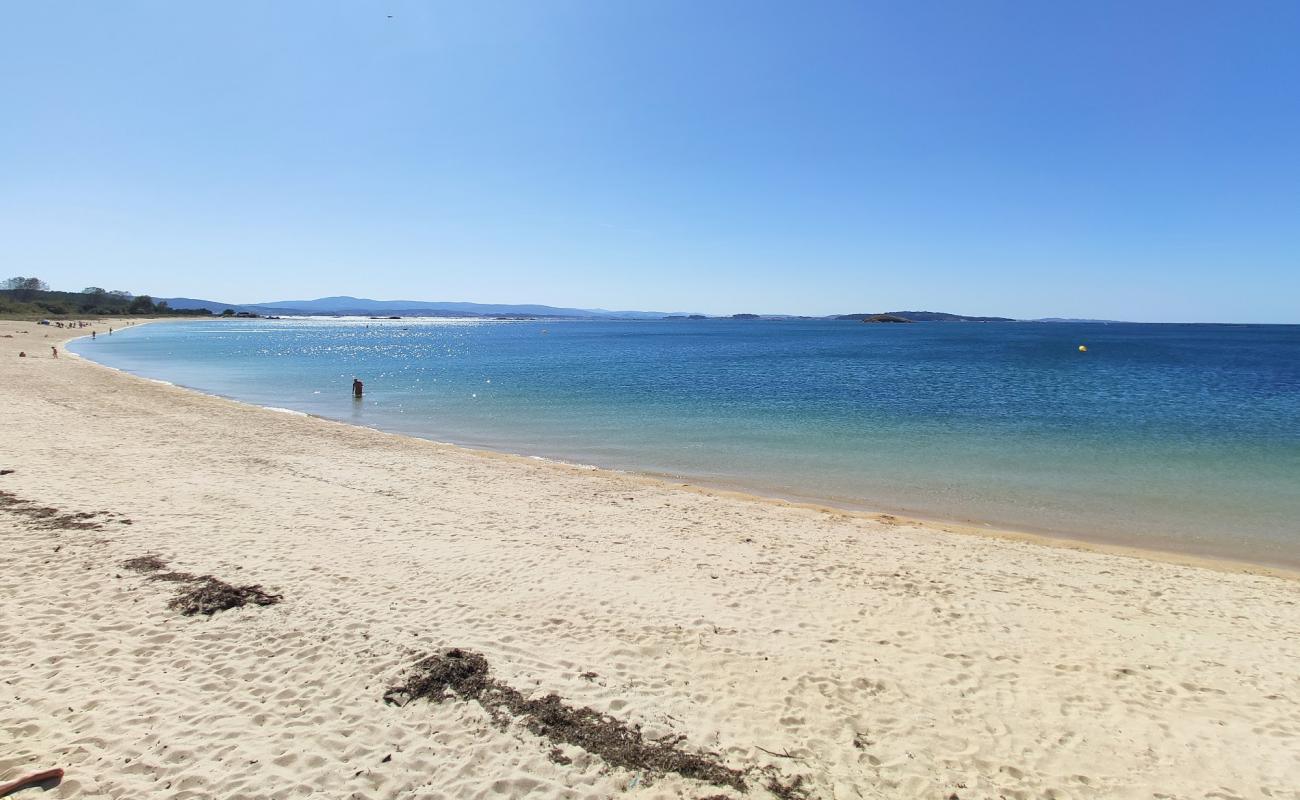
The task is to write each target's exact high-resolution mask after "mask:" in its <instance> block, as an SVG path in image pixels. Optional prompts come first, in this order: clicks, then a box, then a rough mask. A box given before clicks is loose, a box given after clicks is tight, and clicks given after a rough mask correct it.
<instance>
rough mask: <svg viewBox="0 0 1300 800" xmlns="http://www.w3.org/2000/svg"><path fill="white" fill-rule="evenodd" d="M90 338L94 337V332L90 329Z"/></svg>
mask: <svg viewBox="0 0 1300 800" xmlns="http://www.w3.org/2000/svg"><path fill="white" fill-rule="evenodd" d="M90 338H92V339H94V338H95V332H94V331H91V332H90Z"/></svg>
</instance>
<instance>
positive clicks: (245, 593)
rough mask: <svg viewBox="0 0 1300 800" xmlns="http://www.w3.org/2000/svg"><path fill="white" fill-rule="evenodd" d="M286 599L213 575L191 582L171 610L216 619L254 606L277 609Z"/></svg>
mask: <svg viewBox="0 0 1300 800" xmlns="http://www.w3.org/2000/svg"><path fill="white" fill-rule="evenodd" d="M282 599H283V595H278V594H271V593H269V592H267V591H265V590H264V589H262V587H261V586H259V585H252V586H235V585H233V584H229V583H226V582H225V581H223V580H221V579H220V578H214V577H212V576H211V575H203V576H200V577H198V578H196V579H194V581H191V582H190V587H189V588H188V589H183V590H182V591H181V593H180V594H178V595H176V597H174V598H172V601H171V602H170V603H168V604H167V607H168V608H173V609H176V610H177V611H180V612H181V613H182V614H184V615H185V616H187V617H188V616H192V615H194V614H207V615H212V614H215V613H217V612H218V611H226V610H227V609H231V608H240V607H242V606H246V605H248V604H250V603H252V604H253V605H258V606H273V605H275V604H276V603H278V602H280V601H281V600H282Z"/></svg>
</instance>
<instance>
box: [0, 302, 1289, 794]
mask: <svg viewBox="0 0 1300 800" xmlns="http://www.w3.org/2000/svg"><path fill="white" fill-rule="evenodd" d="M109 324H114V325H116V324H117V323H109V322H104V323H100V324H97V325H96V326H95V327H96V330H98V331H99V332H100V334H101V335H102V334H103V333H104V332H105V331H106V329H107V326H108V325H109ZM83 333H86V331H79V330H66V329H56V328H51V327H42V326H37V325H36V324H35V323H28V322H13V321H2V322H0V396H2V397H3V400H4V408H5V409H6V412H7V413H6V420H5V425H4V434H3V443H4V444H3V448H0V470H12V472H11V473H9V474H4V475H0V492H3V495H0V500H3V502H0V537H3V545H4V547H3V552H4V554H5V559H4V567H5V568H4V570H3V572H2V573H0V641H3V648H0V784H3V783H4V782H6V781H10V780H14V779H16V778H19V777H21V776H22V775H25V774H28V773H31V772H36V771H39V770H43V769H48V768H53V767H60V768H62V769H64V770H65V773H66V774H65V778H64V780H63V781H62V783H61V784H60V785H58V786H57V787H55V788H52V789H50V790H49V791H47V792H46V793H45V794H44V795H42V793H41V790H40V789H28V790H24V791H23V792H21V793H20V794H18V795H17V796H19V797H29V796H31V797H38V796H46V797H110V798H127V797H131V798H135V797H173V798H208V797H223V798H224V797H232V798H233V797H269V798H290V797H309V796H315V797H328V798H334V797H337V798H388V797H412V798H480V797H482V798H488V797H524V796H528V797H538V798H551V797H555V798H608V797H624V796H625V797H629V798H632V797H637V798H700V799H701V800H702V799H703V798H717V797H728V798H735V797H753V798H766V797H815V798H859V797H862V798H899V797H918V798H952V797H956V798H961V799H962V800H967V799H968V798H1011V799H1014V800H1027V799H1028V798H1300V788H1298V787H1300V755H1298V754H1300V670H1298V669H1297V664H1300V581H1298V580H1297V577H1296V576H1295V575H1292V574H1287V573H1284V572H1279V571H1276V570H1265V569H1262V568H1261V569H1250V568H1242V567H1240V566H1234V565H1228V564H1214V563H1208V562H1204V563H1202V562H1193V561H1192V560H1190V559H1181V560H1180V559H1177V558H1156V557H1141V556H1139V555H1136V554H1133V553H1124V552H1117V551H1106V550H1103V549H1098V548H1086V547H1081V546H1051V545H1050V544H1047V543H1043V542H1039V541H1033V540H1030V539H1027V538H1025V537H1015V536H1011V535H1006V536H996V535H972V534H970V533H968V532H949V531H945V530H943V529H941V528H940V527H937V526H927V525H922V524H919V523H913V522H910V521H907V520H899V519H894V518H891V517H886V516H882V515H870V514H849V513H844V512H839V511H836V510H833V509H821V508H815V507H805V506H799V505H794V504H789V503H781V502H773V501H763V500H759V499H754V498H748V497H745V496H743V495H738V494H731V493H724V492H716V491H708V490H699V489H690V488H689V487H688V488H682V487H675V486H673V485H671V484H668V483H665V482H663V481H659V480H653V479H650V478H644V477H638V476H635V475H623V474H619V473H612V472H604V471H599V470H591V469H585V468H579V467H573V466H567V465H562V464H554V463H549V462H541V461H537V460H533V459H527V458H522V457H513V456H503V455H494V454H486V453H480V452H475V451H470V450H466V449H462V448H457V447H452V446H449V445H442V444H437V443H433V442H427V441H422V440H417V439H411V438H406V437H402V436H396V435H390V434H386V433H382V432H378V431H373V430H368V429H363V428H357V427H352V426H348V425H344V424H340V423H336V422H332V421H327V420H322V419H316V418H312V417H307V416H302V415H297V414H291V413H282V412H276V411H272V410H267V409H260V408H255V407H252V406H248V405H243V404H240V403H236V402H232V401H228V400H224V399H220V398H215V397H209V396H204V395H201V394H198V393H195V392H191V391H188V390H185V389H181V388H177V387H174V386H169V385H164V384H160V383H157V382H153V381H148V380H144V379H141V378H136V377H133V376H130V375H126V374H123V373H119V372H116V371H113V370H110V369H108V368H105V367H101V366H98V365H95V364H92V363H90V362H88V361H85V360H82V359H79V358H76V357H70V356H68V355H67V354H64V353H62V352H61V353H60V357H59V358H58V359H54V358H52V357H51V353H50V347H51V346H52V345H59V346H60V349H62V348H61V344H62V341H63V340H64V339H66V338H68V337H71V336H74V335H81V334H83ZM20 350H24V351H26V352H27V353H28V356H29V357H27V358H18V357H17V354H18V352H19V351H20ZM145 556H154V557H156V558H157V559H158V562H159V563H162V564H165V567H160V568H158V569H154V570H150V569H139V568H137V569H131V568H128V567H127V566H124V564H125V562H128V561H129V560H131V559H138V558H141V557H145ZM1180 561H1181V562H1182V563H1180ZM168 571H170V572H177V573H191V574H192V575H196V576H214V577H215V578H218V579H220V580H222V581H225V582H227V583H229V584H231V585H234V586H243V585H257V586H260V587H262V588H263V590H264V591H265V592H266V593H267V595H268V596H269V595H278V596H279V597H280V600H279V602H276V603H275V604H270V605H264V606H263V605H257V604H249V605H246V606H244V607H242V608H234V609H230V610H224V611H220V612H218V613H215V614H211V615H205V614H195V615H190V616H187V615H185V614H183V613H181V611H182V610H183V609H177V608H173V607H171V606H169V603H170V602H171V601H172V599H173V598H174V597H175V596H176V595H177V594H178V592H181V591H184V590H185V589H186V588H187V587H192V586H193V585H194V583H193V582H186V581H183V580H182V581H167V580H151V579H150V578H151V576H153V577H156V576H157V574H159V573H162V572H168ZM449 648H460V649H462V650H464V651H471V652H473V653H477V654H481V655H482V656H483V657H484V658H485V659H486V664H488V665H489V666H490V676H491V679H492V681H493V684H492V685H493V686H496V687H505V688H498V689H496V690H495V694H491V693H489V694H486V695H484V697H495V698H497V699H500V698H502V697H518V698H520V702H524V701H532V700H536V699H537V698H541V697H545V696H546V695H549V694H552V693H553V694H554V695H556V696H557V697H558V701H557V702H560V703H562V704H563V705H564V706H565V707H567V708H570V709H583V708H590V709H594V710H595V711H596V712H599V713H601V714H605V715H608V717H609V718H612V720H615V721H617V722H619V723H621V724H624V725H627V726H640V736H641V738H642V739H643V740H644V741H645V742H648V743H657V746H658V747H660V748H665V749H666V748H672V749H673V750H674V752H678V753H682V754H687V755H690V756H700V755H703V756H705V757H707V758H708V759H709V761H710V763H712V764H715V765H716V766H717V767H718V768H719V770H722V771H720V772H716V773H714V774H715V776H716V775H730V776H733V778H732V779H728V780H717V779H714V780H700V779H697V777H689V776H687V775H683V774H680V773H679V772H674V771H671V770H667V771H665V770H661V769H656V768H653V766H649V767H647V768H645V769H638V768H636V767H629V766H618V765H615V764H611V763H610V759H608V758H606V757H602V756H600V755H597V754H593V752H591V751H590V749H588V748H585V747H583V746H580V745H579V744H575V743H573V742H572V741H564V740H563V737H562V736H559V734H557V728H556V727H553V728H550V729H548V728H546V726H544V725H539V724H537V723H536V721H535V720H533V721H531V722H530V718H529V717H526V716H520V715H517V714H516V715H509V714H506V713H505V712H503V711H502V710H501V708H500V706H496V707H493V706H492V703H489V702H487V701H484V702H480V701H479V700H473V699H465V698H464V697H463V696H461V695H458V694H454V693H453V694H452V695H450V696H448V697H447V698H445V699H443V700H442V701H441V702H438V701H437V700H436V699H434V698H417V699H410V701H409V702H405V700H406V699H408V698H401V700H402V702H397V703H394V702H386V701H385V695H386V693H388V694H389V699H390V700H391V699H393V696H394V695H392V693H390V691H389V690H390V689H392V688H394V687H398V686H401V685H404V684H405V685H409V681H410V678H411V676H412V671H411V670H412V668H413V666H414V665H415V664H416V663H417V662H419V661H420V660H421V659H422V658H424V657H426V656H430V655H439V654H441V655H444V656H445V654H446V652H447V650H448V649H449ZM511 692H513V694H511ZM485 704H486V705H487V706H488V707H485ZM494 711H495V713H494ZM503 715H504V718H503ZM631 729H632V728H630V727H629V730H631ZM557 736H558V738H557ZM647 749H649V747H648V746H647ZM615 760H616V759H615ZM742 787H743V788H742Z"/></svg>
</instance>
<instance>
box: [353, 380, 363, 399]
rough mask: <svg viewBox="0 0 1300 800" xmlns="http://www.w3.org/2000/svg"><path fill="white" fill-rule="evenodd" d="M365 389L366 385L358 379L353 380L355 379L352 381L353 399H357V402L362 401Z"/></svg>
mask: <svg viewBox="0 0 1300 800" xmlns="http://www.w3.org/2000/svg"><path fill="white" fill-rule="evenodd" d="M365 387H366V385H365V384H364V383H362V382H361V381H359V380H357V379H356V378H353V379H352V397H353V398H355V399H357V400H360V399H361V393H362V392H363V391H365Z"/></svg>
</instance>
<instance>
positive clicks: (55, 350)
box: [50, 345, 59, 358]
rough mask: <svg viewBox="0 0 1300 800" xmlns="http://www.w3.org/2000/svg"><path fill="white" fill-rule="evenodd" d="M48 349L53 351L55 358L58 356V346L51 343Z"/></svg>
mask: <svg viewBox="0 0 1300 800" xmlns="http://www.w3.org/2000/svg"><path fill="white" fill-rule="evenodd" d="M50 351H51V352H52V353H54V357H55V358H58V357H59V348H57V347H54V346H53V345H51V346H50Z"/></svg>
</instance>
